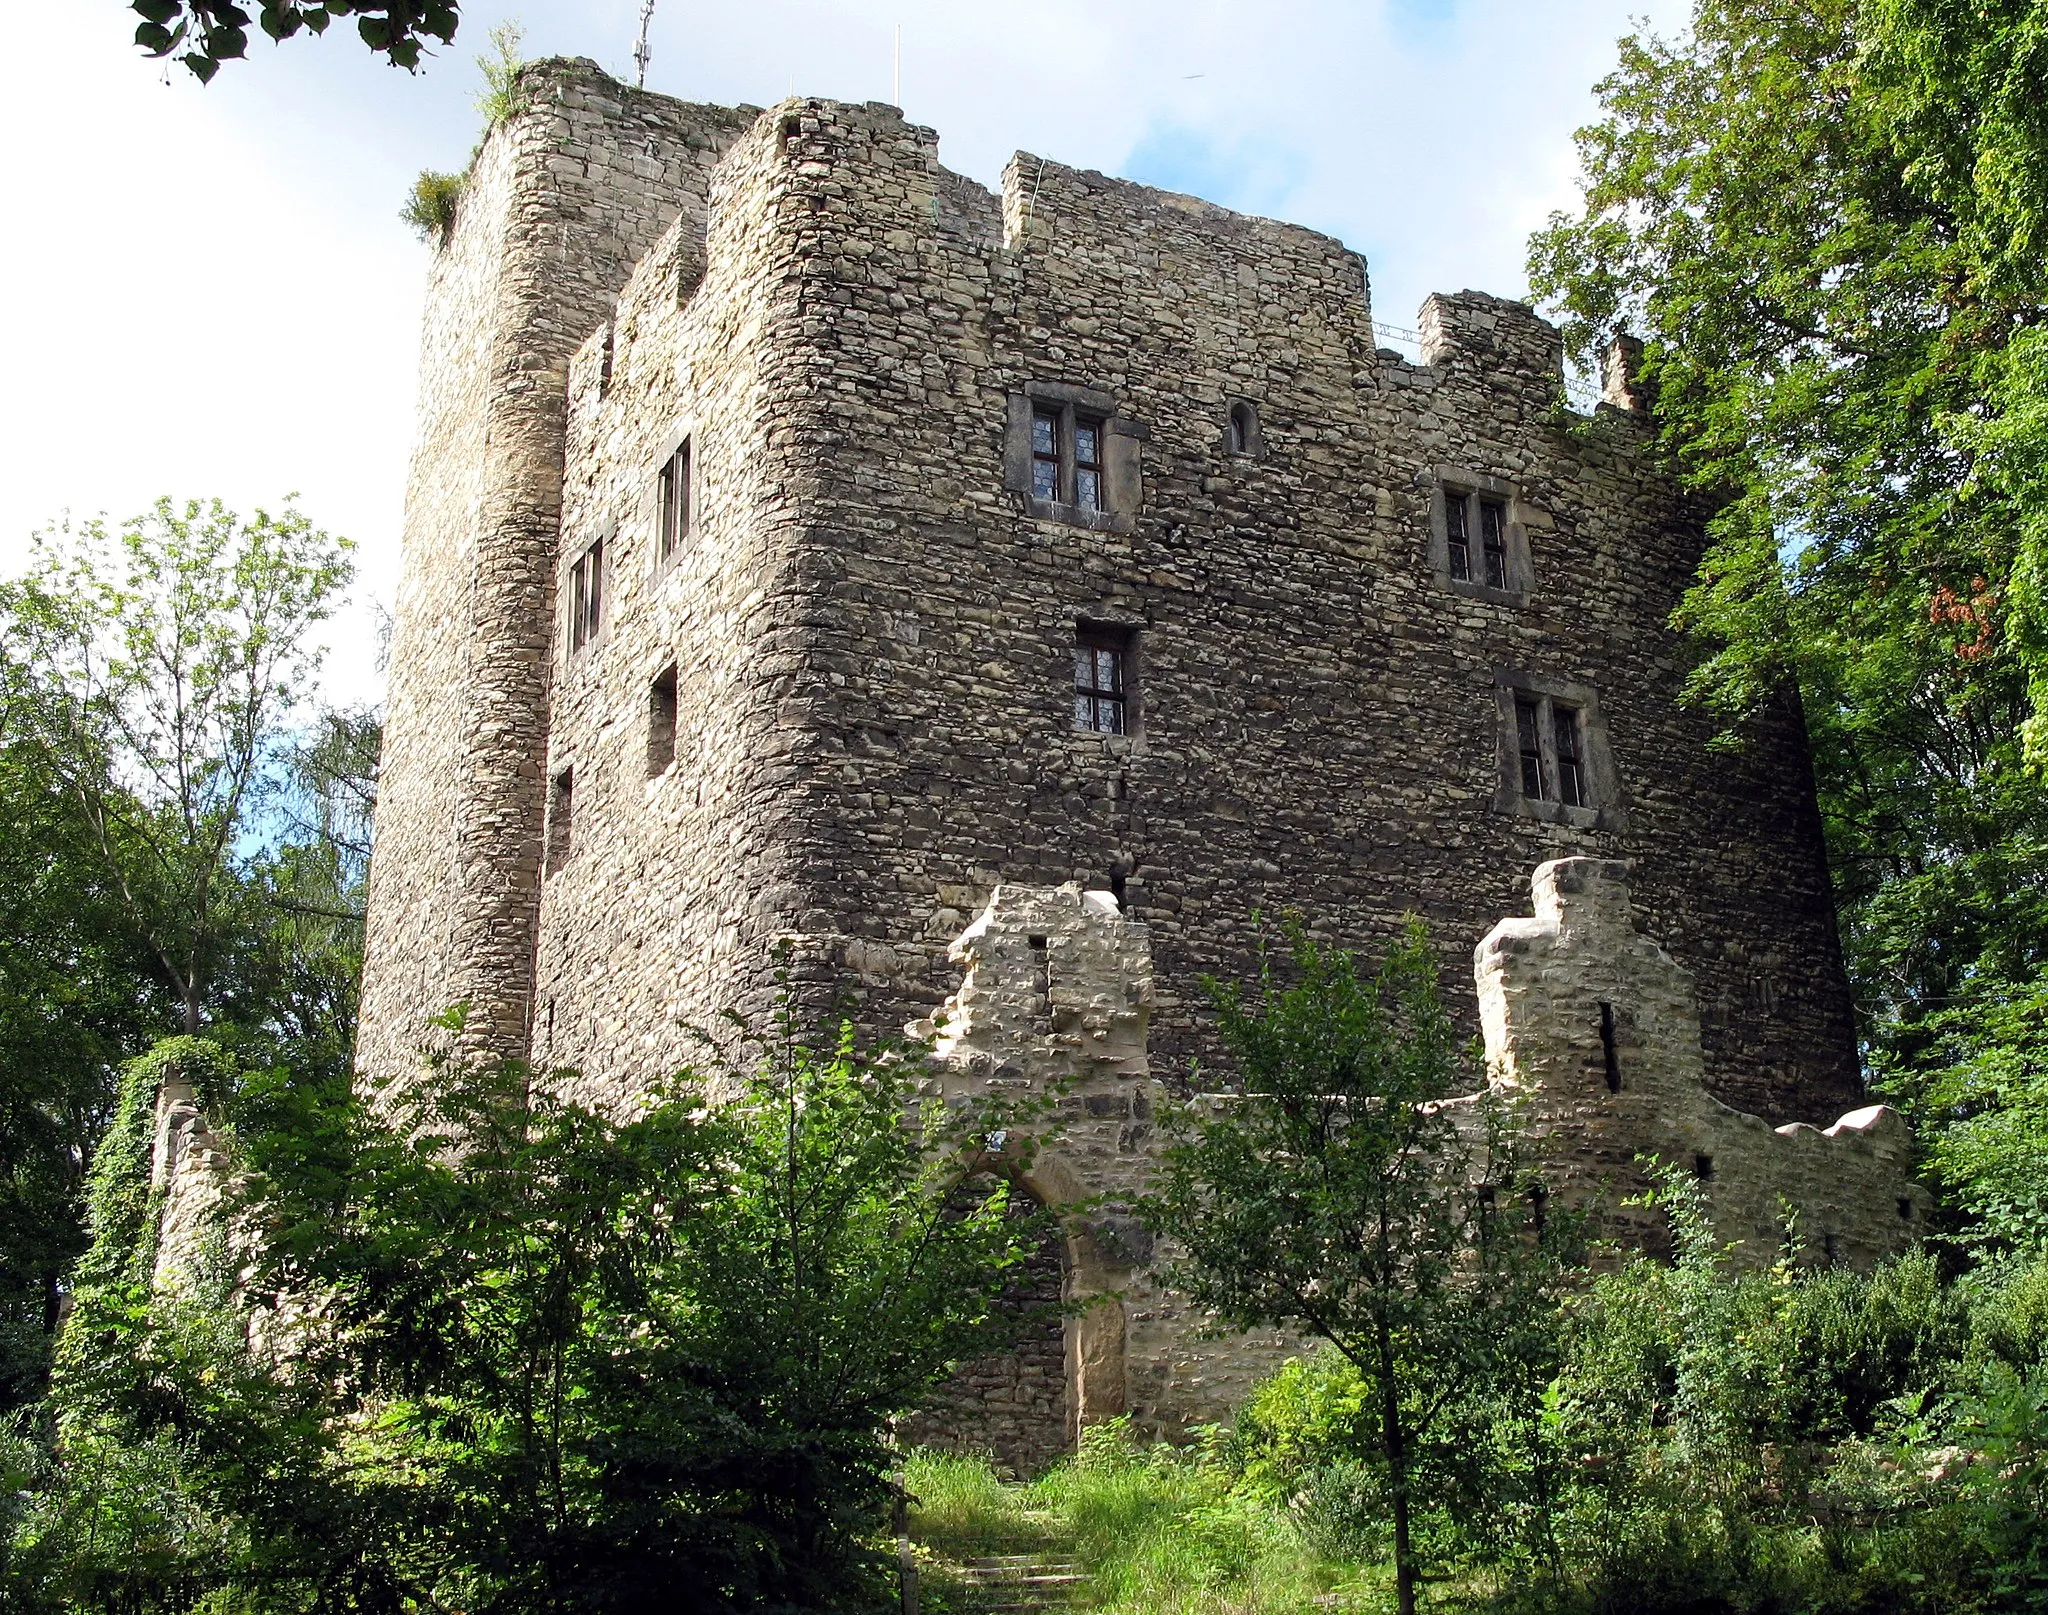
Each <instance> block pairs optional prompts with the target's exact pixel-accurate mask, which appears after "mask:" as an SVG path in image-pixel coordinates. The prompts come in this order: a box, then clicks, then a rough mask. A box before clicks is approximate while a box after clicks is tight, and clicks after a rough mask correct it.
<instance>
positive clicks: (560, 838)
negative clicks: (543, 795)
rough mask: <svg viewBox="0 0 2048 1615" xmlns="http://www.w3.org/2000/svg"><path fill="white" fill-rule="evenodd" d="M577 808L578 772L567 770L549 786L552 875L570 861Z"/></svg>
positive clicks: (549, 839) (548, 850)
mask: <svg viewBox="0 0 2048 1615" xmlns="http://www.w3.org/2000/svg"><path fill="white" fill-rule="evenodd" d="M575 808H576V771H575V770H574V769H572V768H565V769H563V770H562V771H561V772H560V773H559V774H557V775H556V776H555V777H554V779H553V780H551V781H550V782H549V784H548V834H547V870H548V873H549V874H550V875H552V874H554V873H555V871H556V870H558V869H560V868H561V867H562V865H564V864H566V863H567V862H568V861H569V853H570V851H571V849H572V847H573V845H574V843H573V842H572V840H571V836H572V833H573V824H574V815H575Z"/></svg>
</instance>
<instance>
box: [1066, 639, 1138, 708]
mask: <svg viewBox="0 0 2048 1615" xmlns="http://www.w3.org/2000/svg"><path fill="white" fill-rule="evenodd" d="M1133 644H1134V636H1133V635H1132V634H1131V633H1130V632H1129V631H1128V630H1127V629H1121V628H1112V627H1100V626H1094V625H1089V624H1084V625H1083V626H1082V627H1081V629H1080V630H1079V632H1078V633H1077V634H1076V635H1075V642H1074V727H1075V728H1076V729H1083V730H1088V731H1090V732H1092V733H1095V734H1102V735H1121V734H1128V733H1129V732H1130V717H1131V713H1130V698H1131V660H1132V655H1131V653H1132V648H1133Z"/></svg>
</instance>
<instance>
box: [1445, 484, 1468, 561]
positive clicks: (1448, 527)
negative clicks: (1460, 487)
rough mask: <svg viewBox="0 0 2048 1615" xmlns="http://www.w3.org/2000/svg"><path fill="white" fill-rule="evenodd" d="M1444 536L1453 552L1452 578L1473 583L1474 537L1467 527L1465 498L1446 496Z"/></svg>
mask: <svg viewBox="0 0 2048 1615" xmlns="http://www.w3.org/2000/svg"><path fill="white" fill-rule="evenodd" d="M1444 535H1445V537H1446V538H1447V539H1448V540H1449V543H1450V551H1451V576H1452V577H1453V578H1455V579H1457V580H1458V582H1460V583H1470V582H1471V581H1472V535H1471V532H1470V530H1469V529H1468V528H1467V527H1466V525H1465V496H1464V495H1463V494H1461V493H1449V492H1446V493H1445V495H1444Z"/></svg>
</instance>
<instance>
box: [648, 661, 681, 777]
mask: <svg viewBox="0 0 2048 1615" xmlns="http://www.w3.org/2000/svg"><path fill="white" fill-rule="evenodd" d="M675 760H676V664H675V663H674V662H670V663H669V664H668V666H667V667H665V668H663V669H662V670H661V671H660V672H659V673H657V674H656V675H655V677H654V682H653V683H652V684H650V685H649V686H648V687H647V777H648V778H649V779H653V778H654V777H655V776H657V775H659V774H663V773H666V772H667V771H668V769H669V768H670V767H671V766H672V765H673V764H674V763H675Z"/></svg>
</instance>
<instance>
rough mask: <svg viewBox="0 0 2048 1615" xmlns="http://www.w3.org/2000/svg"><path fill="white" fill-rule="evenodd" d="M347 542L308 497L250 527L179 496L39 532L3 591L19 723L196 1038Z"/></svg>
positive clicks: (9, 684) (9, 689) (9, 683)
mask: <svg viewBox="0 0 2048 1615" xmlns="http://www.w3.org/2000/svg"><path fill="white" fill-rule="evenodd" d="M347 549H348V545H347V542H346V541H345V540H336V539H332V538H330V537H328V535H327V534H325V533H324V532H321V531H320V530H319V529H317V528H315V527H314V526H313V525H312V524H311V523H310V522H308V521H307V520H306V518H305V517H304V516H302V515H300V514H299V513H298V512H297V511H296V510H293V509H291V508H290V507H289V506H288V507H287V508H286V509H285V510H284V511H283V512H282V513H281V514H279V515H278V516H276V517H272V516H270V515H269V514H267V513H266V512H263V511H260V510H259V511H258V512H257V513H256V515H255V516H254V518H253V519H251V520H248V521H244V520H243V519H242V518H240V517H239V516H237V515H235V514H234V513H233V512H232V511H229V510H227V509H226V508H225V507H223V506H222V505H221V503H220V502H219V501H218V500H215V501H213V502H212V503H211V504H208V505H201V504H200V503H199V502H198V501H196V500H195V501H192V502H189V503H187V504H186V505H185V506H184V507H183V509H182V510H180V509H177V508H175V507H173V505H172V504H171V502H170V501H169V500H168V499H164V500H159V501H158V503H157V505H156V507H155V509H154V510H152V511H151V512H150V513H149V514H148V515H146V516H138V517H135V518H133V519H131V520H129V521H127V522H125V523H123V524H122V526H121V527H120V529H119V530H118V531H116V532H110V531H109V530H108V529H107V527H106V525H105V524H104V523H103V522H101V521H98V520H94V521H89V522H86V523H84V524H83V525H82V526H81V527H79V528H78V529H76V530H73V529H71V528H69V527H65V528H62V529H59V530H58V531H56V532H55V533H46V534H41V535H38V538H37V550H36V555H35V559H34V562H33V564H32V566H31V569H30V571H29V572H28V574H27V575H26V576H25V577H23V578H21V579H19V580H17V581H14V582H11V583H7V584H5V585H0V629H4V632H5V646H4V649H0V703H4V713H5V719H6V723H7V725H8V729H9V732H10V733H11V734H13V735H14V736H15V737H16V739H17V743H18V744H19V745H20V746H22V747H23V748H24V750H25V751H26V752H27V753H29V754H31V755H32V757H33V759H34V763H35V766H36V768H37V769H38V770H39V771H40V772H41V773H42V774H43V775H44V777H46V778H48V779H50V780H52V781H54V782H56V783H57V784H59V785H60V786H61V788H62V789H63V791H64V793H65V794H66V796H67V797H68V798H69V799H70V801H71V803H72V805H73V806H74V808H75V810H76V811H77V813H78V815H79V817H80V820H81V822H82V823H83V825H84V827H85V830H86V832H87V835H88V838H89V842H90V845H91V847H92V848H93V850H94V852H95V853H96V855H97V857H98V860H99V862H100V865H101V867H102V869H103V871H104V873H105V874H106V875H107V877H108V878H109V880H110V882H111V884H112V886H113V888H114V890H115V891H116V892H117V893H118V895H119V898H120V902H121V906H122V909H123V911H124V912H125V914H126V916H127V918H128V921H129V923H130V924H131V925H132V927H133V928H134V930H135V932H136V934H138V935H139V936H140V937H142V938H143V940H144V941H145V943H146V944H147V946H148V948H149V950H150V953H151V955H152V956H153V958H154V960H155V962H156V964H157V966H158V967H159V968H160V969H161V970H162V972H163V975H164V978H165V980H166V981H167V982H168V983H169V984H170V986H171V989H172V991H173V992H174V993H175V994H176V996H177V999H178V1004H179V1009H180V1012H181V1016H182V1019H183V1023H184V1030H185V1031H186V1032H187V1033H188V1034H189V1033H196V1032H197V1031H198V1030H199V1029H200V1026H201V1024H202V1022H203V1020H204V1019H205V1015H206V1012H207V1008H208V1004H209V998H210V994H211V992H212V989H213V985H214V981H215V977H216V974H217V972H218V971H219V969H220V968H221V964H222V959H223V956H224V954H225V952H226V950H227V948H228V946H229V943H230V939H231V938H232V936H233V935H234V934H235V932H236V930H237V928H238V926H240V925H242V924H243V923H244V920H245V916H244V914H243V912H242V909H243V906H244V905H245V904H246V901H247V898H248V892H247V887H246V883H245V882H243V881H242V880H240V879H239V878H238V877H239V876H240V874H241V873H242V871H243V868H244V866H245V865H246V864H247V862H248V860H249V856H250V848H249V847H248V846H247V844H246V841H247V838H248V837H249V835H250V833H251V831H252V829H253V828H254V815H255V813H256V810H257V809H258V808H259V806H261V805H263V804H265V803H266V802H267V801H269V800H270V799H271V798H272V797H274V795H275V794H276V788H277V782H276V779H275V777H274V775H275V769H276V765H277V763H278V761H279V759H278V757H277V755H276V750H277V747H278V744H279V738H280V731H281V728H282V726H283V724H284V722H285V720H286V719H287V718H288V717H289V716H290V715H291V714H292V713H293V711H294V710H295V709H296V708H297V706H298V704H299V703H300V702H301V700H302V699H303V698H304V693H305V692H306V691H307V690H308V689H309V688H310V687H311V684H312V678H313V674H314V671H315V669H316V668H317V666H318V664H319V653H318V652H317V650H316V649H314V648H313V647H312V646H311V645H310V644H309V642H308V636H309V633H310V630H311V629H312V628H313V627H314V626H315V625H316V624H318V623H320V622H321V621H323V620H324V619H325V618H326V617H327V616H328V615H329V612H330V611H331V609H332V604H333V601H334V597H335V596H336V594H337V593H338V592H339V590H340V589H341V588H342V587H343V586H344V585H345V584H346V582H347V580H348V577H349V571H350V568H349V563H348V561H347V559H346V552H347Z"/></svg>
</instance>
